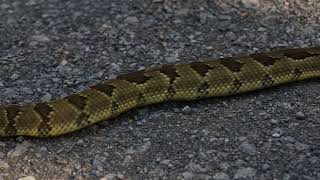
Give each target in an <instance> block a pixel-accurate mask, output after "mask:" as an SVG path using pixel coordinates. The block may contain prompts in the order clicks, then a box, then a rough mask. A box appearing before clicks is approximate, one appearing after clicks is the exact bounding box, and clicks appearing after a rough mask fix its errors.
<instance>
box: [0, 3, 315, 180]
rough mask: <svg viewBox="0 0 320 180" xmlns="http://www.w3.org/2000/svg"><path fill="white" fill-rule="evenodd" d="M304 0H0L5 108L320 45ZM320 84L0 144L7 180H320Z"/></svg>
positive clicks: (165, 108) (0, 85)
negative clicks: (218, 61)
mask: <svg viewBox="0 0 320 180" xmlns="http://www.w3.org/2000/svg"><path fill="white" fill-rule="evenodd" d="M319 7H320V2H317V1H315V0H309V1H308V2H306V1H303V0H294V1H284V0H275V1H263V0H261V1H260V0H242V1H240V0H236V1H232V0H217V1H206V0H198V1H191V0H188V1H182V0H181V1H179V0H148V1H145V0H128V1H123V0H105V1H103V0H68V1H58V0H0V96H1V98H0V104H1V105H9V104H16V103H23V102H30V101H48V100H51V99H55V98H59V97H64V96H66V95H68V94H71V93H73V92H76V91H79V90H82V89H85V88H86V87H88V86H90V85H93V84H95V83H97V82H99V81H101V80H103V79H107V78H111V77H114V76H116V75H119V74H122V73H126V72H130V71H134V70H137V69H141V68H144V67H150V66H152V65H159V64H166V63H177V62H189V61H193V60H198V59H199V58H200V59H201V58H219V57H224V56H230V55H236V54H245V53H250V52H258V51H268V50H270V49H278V48H285V47H306V46H317V45H318V46H319V45H320V28H319V24H320V22H319V21H320V20H319V17H320V16H319V15H320V8H319ZM319 89H320V84H319V81H318V80H310V81H305V82H298V83H291V84H289V85H284V86H280V87H274V88H270V89H266V90H262V91H258V92H253V93H246V94H242V95H237V96H231V97H221V98H212V99H206V100H200V101H193V102H186V103H164V104H159V105H154V106H149V107H144V108H139V109H135V110H132V111H129V112H127V113H124V114H122V115H120V116H119V117H116V118H114V119H113V120H111V121H110V120H109V121H104V122H101V123H98V124H96V125H94V126H91V127H89V128H86V129H83V130H80V131H78V132H75V133H71V134H68V135H65V136H61V137H57V138H46V139H39V138H27V137H16V138H2V139H1V140H0V177H1V178H2V179H18V178H21V179H23V178H24V180H27V179H29V180H31V179H77V180H83V179H102V180H106V179H216V180H229V179H262V180H264V179H265V180H269V179H279V180H280V179H284V180H294V179H299V180H300V179H303V180H317V179H320V133H319V131H320V121H319V115H320V108H319V107H320V100H319V98H320V92H319ZM1 178H0V179H1Z"/></svg>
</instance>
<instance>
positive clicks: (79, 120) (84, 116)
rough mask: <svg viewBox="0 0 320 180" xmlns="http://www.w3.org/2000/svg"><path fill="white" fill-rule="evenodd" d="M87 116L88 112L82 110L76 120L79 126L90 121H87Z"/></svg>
mask: <svg viewBox="0 0 320 180" xmlns="http://www.w3.org/2000/svg"><path fill="white" fill-rule="evenodd" d="M89 116H90V115H89V114H87V113H85V112H82V113H81V114H80V115H79V116H78V118H77V120H76V122H77V124H78V125H79V126H86V125H88V124H91V123H92V122H90V121H89Z"/></svg>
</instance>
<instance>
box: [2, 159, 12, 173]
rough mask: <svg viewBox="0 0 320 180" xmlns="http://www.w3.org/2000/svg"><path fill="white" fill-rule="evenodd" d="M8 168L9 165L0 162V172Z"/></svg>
mask: <svg viewBox="0 0 320 180" xmlns="http://www.w3.org/2000/svg"><path fill="white" fill-rule="evenodd" d="M9 168H10V166H9V164H8V163H7V162H5V161H3V160H0V170H1V171H7V170H8V169H9Z"/></svg>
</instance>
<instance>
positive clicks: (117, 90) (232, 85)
mask: <svg viewBox="0 0 320 180" xmlns="http://www.w3.org/2000/svg"><path fill="white" fill-rule="evenodd" d="M319 76H320V47H306V48H286V49H278V50H271V51H266V52H257V53H251V54H245V55H238V56H231V57H224V58H217V59H213V58H212V59H206V60H201V59H199V60H196V61H193V62H189V63H176V64H164V65H160V66H156V67H153V68H146V69H142V70H138V71H133V72H131V73H128V74H123V75H119V76H117V77H116V78H113V79H107V80H104V81H102V82H100V83H97V84H95V85H93V86H90V87H88V88H86V89H84V90H81V91H79V92H76V93H74V94H70V95H68V96H66V97H64V98H60V99H53V100H51V101H48V102H41V101H39V102H31V103H25V104H12V105H6V106H0V137H10V136H32V137H53V136H59V135H62V134H66V133H70V132H73V131H76V130H79V129H83V128H85V127H87V126H90V125H92V124H95V123H97V122H100V121H102V120H107V119H112V118H114V117H116V116H118V115H119V114H121V113H123V112H125V111H128V110H129V109H132V108H136V107H141V106H147V105H151V104H156V103H161V102H168V101H191V100H197V99H202V98H210V97H217V96H229V95H234V94H239V93H244V92H250V91H254V90H258V89H264V88H268V87H272V86H276V85H279V84H284V83H288V82H293V81H301V80H305V79H310V78H316V77H319Z"/></svg>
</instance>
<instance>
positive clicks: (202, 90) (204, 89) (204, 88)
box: [198, 81, 209, 96]
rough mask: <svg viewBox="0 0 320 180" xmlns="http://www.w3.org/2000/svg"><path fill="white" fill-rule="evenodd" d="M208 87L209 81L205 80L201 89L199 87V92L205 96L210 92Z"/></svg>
mask: <svg viewBox="0 0 320 180" xmlns="http://www.w3.org/2000/svg"><path fill="white" fill-rule="evenodd" d="M208 88H209V84H208V82H206V81H205V82H203V83H201V84H200V86H199V89H198V92H199V93H200V94H201V95H202V96H205V95H207V94H208Z"/></svg>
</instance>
